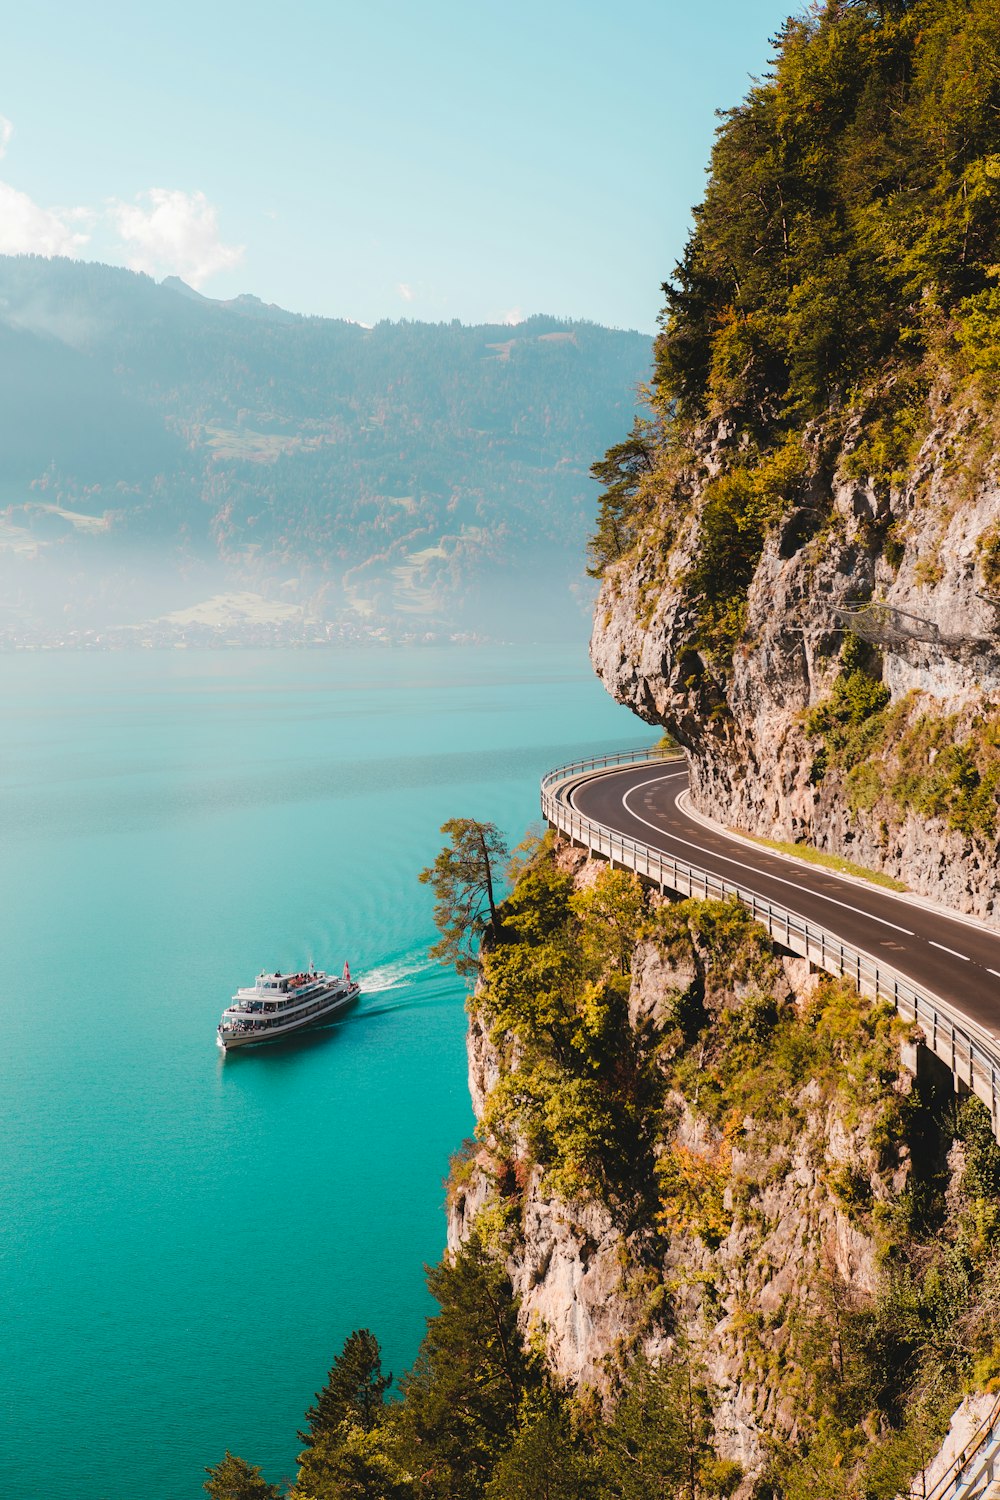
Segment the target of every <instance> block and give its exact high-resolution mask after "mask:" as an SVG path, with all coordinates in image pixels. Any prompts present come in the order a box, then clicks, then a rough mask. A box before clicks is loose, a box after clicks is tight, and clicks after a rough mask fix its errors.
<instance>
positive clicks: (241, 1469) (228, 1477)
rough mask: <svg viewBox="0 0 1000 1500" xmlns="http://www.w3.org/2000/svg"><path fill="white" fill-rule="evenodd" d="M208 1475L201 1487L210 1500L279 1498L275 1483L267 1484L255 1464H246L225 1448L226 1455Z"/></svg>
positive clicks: (272, 1499)
mask: <svg viewBox="0 0 1000 1500" xmlns="http://www.w3.org/2000/svg"><path fill="white" fill-rule="evenodd" d="M205 1473H206V1474H207V1475H208V1478H207V1479H206V1481H205V1483H204V1486H203V1488H204V1489H206V1490H207V1491H208V1493H209V1494H210V1495H211V1497H212V1500H280V1491H279V1490H278V1487H277V1485H275V1484H268V1482H267V1480H266V1479H265V1478H264V1476H263V1475H262V1474H261V1472H260V1467H259V1465H257V1464H248V1463H246V1462H245V1461H244V1460H243V1459H242V1458H237V1456H236V1454H235V1453H230V1451H229V1449H228V1448H227V1449H226V1456H225V1458H224V1459H223V1460H222V1462H221V1463H218V1464H216V1465H215V1466H214V1468H209V1469H206V1470H205Z"/></svg>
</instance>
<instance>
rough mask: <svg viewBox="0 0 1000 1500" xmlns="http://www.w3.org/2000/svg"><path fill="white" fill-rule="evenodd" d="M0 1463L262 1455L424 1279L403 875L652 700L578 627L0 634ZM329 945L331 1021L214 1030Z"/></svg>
mask: <svg viewBox="0 0 1000 1500" xmlns="http://www.w3.org/2000/svg"><path fill="white" fill-rule="evenodd" d="M0 693H2V696H0V703H2V716H0V828H2V845H0V850H2V857H0V924H2V928H0V930H2V942H0V963H2V966H3V970H4V974H3V984H2V987H0V1012H2V1013H0V1025H2V1052H0V1085H2V1086H0V1139H2V1148H0V1149H2V1205H0V1306H2V1309H3V1312H2V1316H3V1325H2V1326H3V1329H4V1336H3V1351H2V1352H3V1357H2V1359H0V1386H2V1387H3V1389H2V1390H0V1492H2V1493H4V1494H12V1495H13V1494H16V1495H18V1496H21V1497H24V1500H196V1497H197V1496H199V1495H201V1494H202V1490H201V1487H200V1486H201V1482H202V1480H203V1479H204V1468H205V1465H206V1464H210V1463H215V1462H217V1461H218V1460H219V1459H220V1458H221V1457H222V1454H223V1452H224V1450H225V1449H226V1448H227V1447H229V1448H230V1449H232V1450H233V1451H234V1452H237V1453H240V1454H242V1455H243V1456H244V1457H245V1458H247V1459H249V1460H250V1461H252V1462H254V1463H259V1464H261V1465H263V1467H264V1471H265V1473H266V1474H267V1476H268V1477H269V1478H270V1479H273V1480H277V1479H280V1478H281V1477H282V1476H286V1475H291V1474H293V1473H294V1459H295V1454H296V1451H297V1448H298V1446H299V1445H298V1444H297V1442H296V1437H295V1432H296V1428H297V1427H298V1426H300V1425H301V1423H302V1418H303V1413H304V1411H305V1408H306V1407H307V1406H308V1405H309V1404H310V1402H311V1399H312V1396H313V1393H314V1392H315V1391H316V1390H317V1389H318V1388H319V1387H320V1386H321V1385H322V1383H323V1381H324V1380H325V1377H326V1372H327V1369H328V1367H329V1365H330V1363H331V1360H332V1358H333V1356H334V1354H335V1353H337V1352H338V1350H339V1348H340V1346H341V1343H342V1342H343V1339H344V1338H345V1336H346V1335H347V1334H348V1333H349V1332H350V1331H351V1330H352V1329H353V1328H356V1327H361V1326H367V1327H370V1328H371V1329H372V1330H373V1331H374V1332H375V1333H376V1334H377V1336H378V1338H379V1339H380V1340H381V1342H382V1346H383V1350H384V1354H385V1359H386V1363H387V1365H388V1367H389V1368H390V1369H392V1370H394V1371H396V1372H397V1373H399V1372H401V1371H402V1370H403V1369H405V1367H406V1366H407V1365H408V1364H409V1363H410V1361H411V1360H412V1358H413V1356H414V1354H415V1352H416V1349H417V1345H418V1342H419V1339H420V1336H421V1333H422V1329H423V1321H424V1318H425V1317H426V1315H427V1313H428V1312H429V1311H430V1310H431V1303H430V1299H429V1297H428V1295H427V1292H426V1289H425V1287H424V1283H423V1271H422V1267H423V1265H424V1263H426V1262H432V1261H435V1260H437V1259H438V1258H439V1256H440V1254H441V1251H442V1249H443V1241H444V1217H443V1196H444V1195H443V1186H442V1180H443V1178H444V1176H445V1173H446V1171H447V1166H448V1158H449V1156H450V1154H451V1153H452V1152H453V1151H454V1150H455V1149H456V1148H457V1147H458V1146H459V1144H460V1143H461V1141H462V1139H463V1137H465V1136H467V1135H468V1134H469V1133H470V1130H471V1127H472V1118H471V1112H470V1106H469V1100H468V1093H467V1085H466V1072H465V1052H464V1040H463V1038H464V1029H465V1014H464V996H465V986H464V984H463V983H462V982H461V981H456V979H455V978H454V976H453V975H452V974H450V973H449V972H448V971H445V970H442V969H441V968H439V967H438V966H436V965H432V964H430V963H429V962H428V960H427V958H426V948H427V945H428V943H429V942H430V941H431V940H432V939H433V936H434V933H433V929H432V924H431V919H430V913H431V905H432V897H431V894H430V892H429V891H428V890H427V889H426V887H422V886H420V885H419V884H418V882H417V878H416V877H417V872H418V871H419V870H420V868H421V867H422V866H423V865H425V864H427V863H429V862H430V860H431V859H432V858H433V856H434V854H435V853H436V852H437V850H438V848H439V847H440V844H441V839H440V835H439V833H438V829H439V826H440V824H441V823H442V822H443V821H444V820H445V819H446V818H448V817H453V816H471V817H478V818H486V819H491V820H493V821H495V822H497V823H499V824H500V825H501V826H502V827H503V828H504V829H505V830H506V831H507V832H508V833H509V835H510V836H511V837H512V839H514V840H516V839H518V838H520V837H521V835H522V834H523V832H524V831H525V829H526V828H527V827H528V826H529V825H530V824H532V823H537V820H538V818H539V812H538V777H539V775H540V774H541V773H542V772H543V771H544V770H546V769H547V768H549V767H550V766H552V765H556V764H558V763H559V762H560V761H563V760H569V759H572V758H574V757H576V756H577V755H584V754H588V753H599V752H601V751H602V750H605V749H610V748H613V747H614V746H618V745H622V744H628V743H633V742H638V743H642V742H644V741H645V740H648V739H649V737H650V731H649V730H647V729H646V728H645V727H644V726H643V725H641V724H638V723H637V722H636V720H635V719H634V718H633V717H632V716H631V715H630V714H629V713H627V712H626V711H625V710H623V709H621V708H619V707H617V706H616V705H615V704H613V703H612V702H611V700H610V699H609V698H608V697H607V696H606V695H605V693H604V691H603V689H602V688H601V687H600V685H599V683H598V682H597V681H596V679H595V678H594V677H593V676H592V674H591V671H590V667H589V665H588V663H587V660H586V655H585V652H584V650H583V649H582V648H580V649H577V650H571V649H564V648H559V649H555V648H553V649H538V648H534V649H530V650H529V649H522V648H509V649H502V648H497V649H472V648H469V649H466V648H452V649H447V650H432V649H427V650H407V651H393V650H385V651H378V650H367V651H356V652H346V651H345V652H338V651H333V650H324V651H315V652H306V651H301V652H259V653H258V652H238V651H230V652H197V653H196V652H150V653H136V654H93V655H85V654H72V655H70V654H67V655H56V654H53V655H7V656H0ZM345 958H349V959H350V962H351V968H352V971H353V972H354V974H355V976H356V977H360V978H361V980H362V984H363V987H364V991H365V993H364V995H363V998H362V1000H361V1002H360V1004H359V1006H358V1007H357V1009H356V1010H355V1011H354V1012H353V1013H352V1014H351V1015H350V1016H349V1018H347V1019H346V1020H344V1021H343V1022H342V1023H341V1024H339V1025H337V1026H335V1027H331V1028H329V1029H327V1030H325V1031H322V1032H316V1033H313V1034H311V1035H310V1036H308V1037H303V1038H299V1039H297V1040H292V1041H288V1042H284V1043H279V1044H276V1045H274V1046H273V1047H270V1048H264V1049H260V1050H257V1051H252V1052H249V1053H242V1054H237V1055H235V1056H232V1057H229V1058H225V1059H224V1058H223V1057H222V1055H221V1054H220V1053H219V1051H218V1049H217V1048H216V1046H215V1026H216V1022H217V1021H218V1017H219V1013H220V1012H221V1010H222V1009H223V1007H224V1005H225V1004H226V1003H228V998H229V995H230V994H231V992H232V991H233V989H235V987H236V986H237V985H238V984H245V983H248V982H252V979H253V976H254V975H255V974H256V973H257V971H258V970H259V969H261V968H271V967H281V968H286V969H287V968H292V967H299V966H303V965H305V964H307V963H308V962H309V961H310V960H314V961H315V962H316V964H317V965H318V966H320V967H324V968H338V969H339V968H340V967H341V965H342V964H343V961H344V959H345Z"/></svg>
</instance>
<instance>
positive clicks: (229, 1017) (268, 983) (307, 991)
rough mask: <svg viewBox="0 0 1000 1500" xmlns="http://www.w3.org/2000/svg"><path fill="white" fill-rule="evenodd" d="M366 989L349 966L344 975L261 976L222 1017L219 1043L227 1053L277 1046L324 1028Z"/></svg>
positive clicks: (310, 972) (235, 998)
mask: <svg viewBox="0 0 1000 1500" xmlns="http://www.w3.org/2000/svg"><path fill="white" fill-rule="evenodd" d="M360 993H361V986H360V985H358V984H355V982H354V980H353V979H352V978H351V970H350V966H349V964H346V963H345V965H344V972H343V974H342V975H339V976H338V975H336V974H324V973H323V972H322V971H317V970H316V969H315V968H310V969H308V970H307V971H306V972H305V973H302V974H279V973H278V972H277V970H276V971H275V972H274V973H273V974H258V975H257V979H256V982H255V983H254V984H253V985H251V986H250V987H248V988H247V989H243V990H237V991H236V994H235V995H234V996H233V1003H232V1005H230V1006H229V1008H228V1009H227V1010H224V1011H223V1012H222V1020H221V1021H220V1022H219V1026H218V1030H217V1032H216V1036H215V1040H216V1042H217V1043H218V1045H219V1046H220V1047H221V1048H222V1050H223V1052H229V1051H231V1050H232V1048H234V1047H250V1046H253V1045H255V1044H256V1043H259V1042H273V1041H276V1040H277V1038H278V1037H280V1036H288V1035H289V1033H290V1032H292V1031H300V1030H302V1029H303V1028H305V1027H307V1026H318V1025H320V1024H322V1022H324V1021H329V1020H330V1019H331V1017H333V1016H335V1015H337V1013H338V1012H339V1011H342V1010H346V1008H347V1007H348V1006H349V1005H351V1004H353V1002H354V1001H355V1000H356V999H357V998H358V995H359V994H360Z"/></svg>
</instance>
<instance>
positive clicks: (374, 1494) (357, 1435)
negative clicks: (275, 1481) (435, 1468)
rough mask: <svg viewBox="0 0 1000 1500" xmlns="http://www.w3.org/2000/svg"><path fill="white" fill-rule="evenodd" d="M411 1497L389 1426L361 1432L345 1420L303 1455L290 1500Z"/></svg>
mask: <svg viewBox="0 0 1000 1500" xmlns="http://www.w3.org/2000/svg"><path fill="white" fill-rule="evenodd" d="M414 1494H415V1490H414V1484H413V1480H412V1478H411V1477H410V1475H409V1474H408V1473H407V1472H406V1471H405V1470H404V1469H403V1468H401V1467H400V1465H399V1463H398V1462H397V1460H396V1456H395V1452H394V1442H393V1434H392V1431H391V1425H390V1424H382V1425H381V1426H380V1427H377V1428H375V1429H373V1430H372V1431H370V1432H366V1431H364V1429H363V1428H361V1427H358V1426H356V1425H355V1424H354V1423H352V1422H351V1421H350V1420H347V1421H345V1422H342V1423H341V1425H340V1426H339V1427H338V1428H337V1429H336V1430H335V1431H334V1432H324V1433H322V1434H321V1435H320V1436H319V1437H318V1438H317V1439H316V1442H315V1444H314V1446H313V1447H312V1448H310V1449H309V1450H308V1452H306V1453H303V1455H302V1461H301V1467H300V1469H299V1473H298V1478H297V1479H296V1481H295V1488H294V1490H293V1491H292V1493H291V1496H290V1497H289V1500H414Z"/></svg>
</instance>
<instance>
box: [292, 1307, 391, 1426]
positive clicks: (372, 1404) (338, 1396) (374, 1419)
mask: <svg viewBox="0 0 1000 1500" xmlns="http://www.w3.org/2000/svg"><path fill="white" fill-rule="evenodd" d="M391 1384H392V1376H391V1375H383V1374H382V1351H381V1349H380V1348H379V1343H378V1339H377V1338H376V1337H375V1335H374V1334H373V1333H371V1332H369V1330H368V1329H367V1328H357V1329H355V1331H354V1332H353V1333H351V1334H349V1335H348V1336H347V1338H346V1339H345V1340H344V1347H343V1349H342V1350H341V1351H340V1353H339V1354H338V1355H337V1357H336V1359H335V1360H334V1362H333V1365H332V1366H331V1369H330V1374H329V1375H328V1377H327V1382H326V1385H325V1386H324V1387H323V1389H322V1390H321V1391H317V1392H316V1405H315V1406H311V1407H310V1408H309V1410H308V1411H307V1412H306V1421H307V1422H308V1424H309V1430H308V1431H307V1432H300V1433H299V1438H300V1440H301V1441H302V1442H303V1443H305V1444H306V1446H307V1447H312V1445H313V1444H314V1443H315V1442H316V1440H317V1438H319V1437H321V1436H322V1435H323V1434H324V1433H328V1432H335V1431H336V1429H337V1428H338V1427H339V1426H340V1425H341V1423H342V1422H345V1421H347V1422H350V1423H352V1424H353V1425H354V1426H355V1427H359V1428H361V1430H362V1431H363V1432H371V1430H372V1429H373V1428H374V1427H376V1426H378V1424H379V1422H380V1421H381V1420H382V1416H383V1412H384V1408H385V1393H386V1391H387V1390H388V1388H389V1386H390V1385H391Z"/></svg>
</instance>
